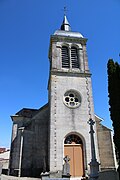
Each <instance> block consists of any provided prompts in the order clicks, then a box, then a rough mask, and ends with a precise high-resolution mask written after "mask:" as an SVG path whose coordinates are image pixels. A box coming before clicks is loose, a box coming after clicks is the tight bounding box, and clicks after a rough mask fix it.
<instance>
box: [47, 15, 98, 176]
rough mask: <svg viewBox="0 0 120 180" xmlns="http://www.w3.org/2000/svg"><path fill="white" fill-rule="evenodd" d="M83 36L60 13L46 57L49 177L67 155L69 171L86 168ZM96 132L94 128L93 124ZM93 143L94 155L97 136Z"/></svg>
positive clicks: (87, 89) (89, 105) (88, 95)
mask: <svg viewBox="0 0 120 180" xmlns="http://www.w3.org/2000/svg"><path fill="white" fill-rule="evenodd" d="M86 42H87V39H86V38H84V37H83V36H82V34H80V33H79V32H73V31H71V26H70V24H69V22H68V20H67V17H66V16H64V19H63V23H62V25H61V28H60V30H57V31H55V33H54V34H53V35H52V36H51V39H50V49H49V59H50V76H49V84H48V89H49V105H50V125H49V126H50V127H49V137H50V139H49V166H50V174H51V177H61V175H62V168H63V158H64V157H65V156H66V155H68V156H69V157H70V174H71V176H72V177H81V176H82V175H84V174H85V172H86V171H88V170H89V165H88V163H89V162H90V159H91V157H90V154H91V152H90V135H89V125H88V123H87V121H88V120H89V119H90V118H92V119H93V120H94V119H95V117H94V105H93V97H92V87H91V73H90V71H89V67H88V58H87V52H86ZM95 131H96V127H95ZM95 146H96V151H97V159H98V160H99V157H98V148H97V138H96V137H95Z"/></svg>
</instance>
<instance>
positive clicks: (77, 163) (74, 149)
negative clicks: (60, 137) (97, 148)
mask: <svg viewBox="0 0 120 180" xmlns="http://www.w3.org/2000/svg"><path fill="white" fill-rule="evenodd" d="M64 155H65V156H66V155H67V156H69V158H70V161H69V164H70V175H71V177H80V176H82V175H83V174H84V162H83V147H82V144H64Z"/></svg>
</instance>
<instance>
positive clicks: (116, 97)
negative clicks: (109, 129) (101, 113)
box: [107, 59, 120, 176]
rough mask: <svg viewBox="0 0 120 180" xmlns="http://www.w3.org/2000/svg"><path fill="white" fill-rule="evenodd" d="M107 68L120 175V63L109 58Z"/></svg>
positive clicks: (111, 114)
mask: <svg viewBox="0 0 120 180" xmlns="http://www.w3.org/2000/svg"><path fill="white" fill-rule="evenodd" d="M107 70H108V94H109V95H108V96H109V105H110V109H109V110H110V116H111V120H112V124H113V129H114V143H115V147H116V150H117V155H118V164H119V168H118V171H119V176H120V65H119V64H118V63H117V62H114V61H113V60H112V59H109V61H108V64H107Z"/></svg>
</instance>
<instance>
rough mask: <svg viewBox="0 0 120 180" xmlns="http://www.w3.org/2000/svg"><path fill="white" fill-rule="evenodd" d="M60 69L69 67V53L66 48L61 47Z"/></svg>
mask: <svg viewBox="0 0 120 180" xmlns="http://www.w3.org/2000/svg"><path fill="white" fill-rule="evenodd" d="M62 67H63V68H69V67H70V63H69V52H68V47H66V46H62Z"/></svg>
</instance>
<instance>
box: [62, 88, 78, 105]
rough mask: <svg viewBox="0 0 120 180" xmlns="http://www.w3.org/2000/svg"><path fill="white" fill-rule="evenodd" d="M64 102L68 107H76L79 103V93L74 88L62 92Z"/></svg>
mask: <svg viewBox="0 0 120 180" xmlns="http://www.w3.org/2000/svg"><path fill="white" fill-rule="evenodd" d="M63 101H64V104H65V105H66V106H67V107H69V108H77V107H79V106H80V104H81V96H80V93H79V92H78V91H76V90H69V91H67V92H66V93H65V94H64V97H63Z"/></svg>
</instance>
